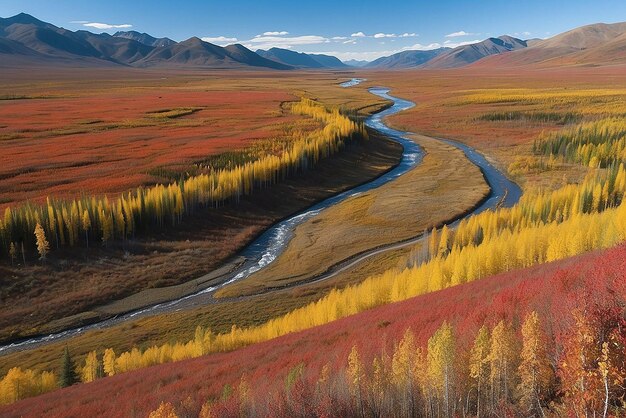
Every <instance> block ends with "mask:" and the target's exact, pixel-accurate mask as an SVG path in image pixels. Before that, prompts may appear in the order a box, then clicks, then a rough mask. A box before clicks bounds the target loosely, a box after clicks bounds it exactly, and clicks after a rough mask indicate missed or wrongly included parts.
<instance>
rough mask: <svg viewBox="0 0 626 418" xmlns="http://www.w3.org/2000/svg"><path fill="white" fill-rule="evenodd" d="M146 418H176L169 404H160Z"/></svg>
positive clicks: (172, 407)
mask: <svg viewBox="0 0 626 418" xmlns="http://www.w3.org/2000/svg"><path fill="white" fill-rule="evenodd" d="M148 418H178V415H176V411H175V410H174V406H172V404H171V403H169V402H161V405H159V407H158V408H157V409H155V410H154V411H152V412H150V415H149V416H148Z"/></svg>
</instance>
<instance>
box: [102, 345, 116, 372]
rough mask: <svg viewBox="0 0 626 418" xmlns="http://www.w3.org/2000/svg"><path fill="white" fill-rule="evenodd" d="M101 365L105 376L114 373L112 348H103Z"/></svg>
mask: <svg viewBox="0 0 626 418" xmlns="http://www.w3.org/2000/svg"><path fill="white" fill-rule="evenodd" d="M102 367H103V369H104V373H105V374H106V375H107V376H113V375H115V371H116V370H115V351H113V349H112V348H107V349H106V350H104V355H103V356H102Z"/></svg>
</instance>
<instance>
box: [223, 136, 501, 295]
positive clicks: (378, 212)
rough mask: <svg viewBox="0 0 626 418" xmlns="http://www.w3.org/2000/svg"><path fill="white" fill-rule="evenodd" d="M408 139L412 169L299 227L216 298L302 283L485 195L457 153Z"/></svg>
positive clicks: (478, 178) (472, 168)
mask: <svg viewBox="0 0 626 418" xmlns="http://www.w3.org/2000/svg"><path fill="white" fill-rule="evenodd" d="M413 138H414V139H415V141H416V142H417V143H418V144H420V145H421V146H422V147H423V149H424V150H425V153H426V155H425V157H424V160H423V162H422V163H421V164H419V165H418V166H417V167H416V168H415V169H413V170H411V171H409V172H408V173H406V174H405V175H403V176H401V177H400V178H398V179H397V180H395V181H393V182H390V183H388V184H385V185H384V186H381V187H379V188H377V189H374V190H371V191H368V192H366V193H363V194H360V195H358V196H355V197H352V198H350V199H348V200H346V201H344V202H342V203H340V204H338V205H335V206H333V207H331V208H329V209H327V210H325V211H323V212H322V213H320V214H319V215H318V216H316V217H315V218H313V219H310V220H308V221H306V222H305V223H303V224H302V225H300V226H298V227H297V228H296V230H295V233H294V237H293V239H292V240H291V241H290V242H289V245H288V246H287V248H286V249H285V251H284V252H283V253H282V254H281V255H280V256H279V257H278V259H277V260H276V261H274V262H273V263H272V264H270V265H269V266H268V267H267V268H265V269H263V270H261V271H260V272H258V273H256V274H254V275H252V276H251V277H249V278H248V279H246V280H243V281H241V282H237V283H235V284H232V285H230V286H227V287H225V288H224V289H222V290H221V291H220V292H218V294H217V296H218V297H234V296H240V295H249V294H254V293H261V292H266V291H270V290H272V289H276V288H281V287H284V286H288V285H290V284H291V283H294V282H306V281H307V280H310V279H311V278H313V277H315V276H316V275H318V274H321V273H323V272H324V271H326V270H327V269H328V268H330V267H331V266H333V265H335V264H337V263H339V262H341V261H343V260H345V259H348V258H349V257H350V256H353V255H355V254H358V253H360V252H363V251H366V250H369V249H372V248H376V247H379V246H382V245H385V244H390V243H394V242H398V241H402V240H404V239H407V238H411V237H414V236H417V235H419V234H421V233H422V232H424V231H425V230H428V229H432V228H433V226H435V225H438V224H440V223H441V222H442V221H444V220H448V219H453V218H454V217H455V216H458V215H459V214H460V213H463V212H465V211H467V210H468V209H470V208H471V207H473V206H474V205H476V204H477V203H478V202H479V201H480V200H481V199H482V198H483V197H484V196H486V195H487V193H488V192H489V187H488V186H487V184H486V183H485V181H484V179H483V177H482V174H481V172H480V170H479V169H478V167H476V166H475V165H473V164H472V163H471V162H470V161H469V160H467V158H466V157H465V155H464V154H463V153H462V151H460V150H458V149H456V148H454V147H452V146H450V145H448V144H445V143H442V142H440V141H438V140H435V139H432V138H428V137H425V136H421V135H416V136H414V137H413Z"/></svg>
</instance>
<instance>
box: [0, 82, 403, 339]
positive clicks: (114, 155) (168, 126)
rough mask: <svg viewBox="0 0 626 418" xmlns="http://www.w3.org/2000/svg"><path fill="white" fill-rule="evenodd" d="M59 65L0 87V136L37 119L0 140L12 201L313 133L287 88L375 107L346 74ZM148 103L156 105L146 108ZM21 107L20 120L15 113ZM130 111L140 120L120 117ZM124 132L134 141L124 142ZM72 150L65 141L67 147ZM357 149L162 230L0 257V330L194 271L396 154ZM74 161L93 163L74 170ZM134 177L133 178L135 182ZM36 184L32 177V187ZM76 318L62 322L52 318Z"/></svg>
mask: <svg viewBox="0 0 626 418" xmlns="http://www.w3.org/2000/svg"><path fill="white" fill-rule="evenodd" d="M68 73H70V74H67V73H58V74H55V73H51V74H47V73H46V74H44V73H35V74H30V75H29V77H28V78H26V77H25V76H24V75H23V74H19V73H15V74H12V73H10V72H9V73H8V74H7V77H6V78H3V80H2V82H1V84H0V91H2V92H6V94H5V95H6V96H7V97H11V98H15V97H19V98H20V99H18V100H5V101H2V102H1V103H0V106H3V107H4V108H5V109H7V112H3V113H2V116H1V117H2V118H4V119H3V122H2V124H0V126H1V127H2V128H1V129H2V130H3V132H5V131H6V132H15V131H16V130H20V129H22V128H23V126H21V125H20V124H24V123H28V122H29V121H30V119H32V121H31V122H32V125H33V126H35V125H37V126H38V128H37V129H34V128H33V129H30V130H28V132H22V133H21V134H20V135H23V136H24V137H23V138H22V137H20V138H16V139H14V140H10V141H3V142H2V143H1V144H0V147H3V148H2V150H3V153H0V155H2V157H0V158H5V159H7V162H6V164H3V167H4V169H6V170H8V171H7V173H9V172H10V171H11V170H14V168H15V167H13V166H16V167H17V169H16V170H17V171H21V172H23V175H19V176H16V177H11V176H10V175H9V174H7V173H5V174H7V176H8V177H7V179H6V181H4V180H3V182H2V186H0V187H6V188H7V190H8V191H12V190H14V189H15V190H20V191H28V196H24V197H19V196H18V193H15V194H13V193H12V192H11V193H9V194H10V195H11V196H12V198H11V199H8V200H10V202H12V203H13V204H15V203H16V202H18V201H21V200H22V199H23V198H28V199H31V198H32V199H33V200H35V201H37V200H41V199H45V195H46V194H48V193H52V194H53V197H62V196H69V195H73V196H76V195H80V194H82V193H95V194H98V193H102V194H107V195H108V196H113V195H115V194H116V193H117V192H119V191H122V190H126V189H127V188H129V187H134V186H137V185H139V184H153V183H156V182H169V181H175V180H177V178H178V176H181V177H184V176H185V175H186V174H187V173H188V172H189V171H191V170H192V169H198V167H203V164H204V165H206V164H207V161H210V162H211V163H212V164H218V165H220V164H226V163H227V162H228V161H232V159H233V158H238V155H239V154H245V153H246V152H248V151H244V150H249V149H254V147H255V146H256V144H263V143H264V141H269V140H271V138H274V135H277V138H278V139H280V140H281V141H288V140H289V134H290V132H291V130H293V129H295V128H297V129H299V130H305V131H306V130H307V129H313V128H315V127H317V124H316V123H315V124H314V123H312V122H311V121H310V120H308V119H302V118H301V117H296V116H294V115H292V114H290V113H288V112H285V109H284V106H283V105H282V103H283V102H284V101H285V100H294V99H295V98H296V97H297V96H298V95H305V96H309V97H314V98H317V99H319V100H320V101H324V100H327V101H328V103H329V104H331V105H337V106H340V105H341V106H343V107H345V109H346V110H351V111H354V112H357V111H362V112H366V113H367V112H369V111H374V110H376V109H378V108H380V107H381V106H383V105H384V102H382V101H380V100H379V99H377V98H376V97H374V96H372V95H370V94H368V93H367V92H363V91H359V90H350V89H343V88H341V87H338V85H337V83H338V82H340V81H343V80H345V79H347V78H349V77H350V75H349V74H346V75H343V74H316V73H306V74H299V73H291V74H289V75H286V76H285V78H284V79H281V80H276V79H275V78H274V77H273V76H272V75H270V74H269V73H266V72H246V71H242V72H235V73H229V74H228V78H227V80H225V78H224V74H221V73H215V72H211V73H208V74H207V73H201V72H189V71H188V72H181V73H176V72H173V73H160V72H151V71H126V70H117V71H106V70H102V71H101V72H100V73H98V74H95V75H94V73H93V70H75V71H69V72H68ZM70 75H72V76H73V77H70ZM94 77H95V78H98V82H94V81H93V80H94ZM25 97H52V98H50V99H48V98H46V99H26V98H25ZM157 97H161V98H162V99H163V101H164V102H165V103H168V105H167V106H166V105H163V104H160V103H161V102H159V101H158V100H157V99H156V98H157ZM55 103H56V104H55ZM96 105H97V106H98V107H97V108H94V106H96ZM29 106H30V107H29ZM29 109H30V110H29ZM24 112H26V114H29V115H31V118H30V119H28V118H18V117H17V115H20V114H24ZM133 112H134V113H133ZM96 115H99V119H98V118H96ZM131 116H132V117H131ZM121 118H130V119H121ZM133 118H134V119H133ZM96 119H97V120H96ZM131 119H133V120H141V123H140V124H139V125H137V126H135V125H136V124H135V122H133V123H131V124H126V121H128V120H131ZM80 121H83V122H84V121H90V123H83V125H84V127H83V128H81V129H82V130H85V132H83V133H79V132H75V131H74V130H73V129H74V128H71V129H69V128H67V127H68V126H74V125H76V124H77V123H79V122H80ZM122 125H124V126H122ZM129 125H132V126H129ZM66 128H67V129H66ZM22 130H23V129H22ZM138 135H139V136H141V138H139V139H137V138H136V137H137V136H138ZM281 136H282V138H281ZM95 138H100V139H97V140H96V139H95ZM74 144H78V145H77V146H76V147H75V148H73V146H74ZM361 145H362V146H355V147H349V149H347V150H346V151H345V152H344V153H342V155H340V156H338V157H336V158H333V159H330V162H329V163H328V164H326V165H324V164H322V165H321V166H320V170H315V171H313V172H310V173H307V176H301V177H299V178H294V179H291V180H290V181H289V182H287V183H286V184H285V185H281V186H278V187H277V188H275V189H272V190H271V191H270V192H268V193H260V194H257V195H255V196H251V197H250V198H245V199H243V200H242V201H241V202H240V204H239V205H237V206H233V205H227V206H225V207H221V208H219V209H216V210H211V213H210V216H206V214H205V213H199V214H196V216H192V217H190V218H187V219H186V221H185V222H184V223H183V225H181V226H179V227H177V228H175V229H174V228H169V229H168V228H166V229H163V230H159V231H157V232H155V233H154V234H151V235H150V236H142V237H136V239H133V240H129V241H124V242H116V243H112V244H109V245H107V247H106V248H105V247H103V246H100V245H92V246H90V248H89V249H88V250H87V249H85V248H71V249H56V248H55V245H54V243H52V244H53V245H52V247H53V249H52V252H51V254H50V256H49V260H48V262H47V263H46V264H45V265H41V263H37V262H36V254H34V253H27V254H26V265H23V264H24V263H22V261H21V258H22V257H21V254H20V260H19V261H16V262H15V265H12V263H11V261H10V259H9V258H8V257H6V255H3V257H1V258H2V261H0V285H1V286H0V289H1V290H0V300H2V303H3V304H5V306H11V307H12V308H11V309H3V310H2V311H1V312H0V335H1V338H2V339H3V340H6V339H7V338H15V337H19V336H23V335H29V334H32V333H37V332H39V331H41V330H42V329H41V328H40V326H41V325H43V324H48V325H49V326H48V328H46V330H51V329H56V328H57V327H60V326H69V325H72V324H76V323H77V322H76V321H77V320H78V321H80V320H82V319H85V318H93V317H94V315H95V316H97V315H100V314H101V313H102V312H98V313H94V312H93V309H95V308H97V307H98V306H104V305H106V304H109V303H110V302H111V301H114V300H118V299H122V298H125V297H127V296H129V295H131V294H133V293H136V292H140V291H142V290H145V289H154V288H161V287H164V286H172V285H178V284H181V283H184V282H186V281H189V280H192V279H195V278H196V277H199V276H202V275H203V274H206V273H207V272H209V271H211V270H212V269H214V268H216V267H218V266H219V265H221V264H222V263H223V262H225V261H226V260H228V259H229V258H230V257H231V256H233V255H234V254H235V253H236V252H237V251H238V250H239V249H240V248H241V247H242V246H243V245H245V243H247V242H249V241H250V240H251V239H252V238H254V237H255V236H256V235H258V234H259V233H260V232H261V231H262V230H263V229H264V228H266V227H267V226H269V225H270V224H272V223H273V222H275V221H276V220H278V219H281V218H283V217H285V216H287V215H289V214H291V213H293V212H296V211H299V210H301V209H303V208H305V207H307V206H309V205H310V204H312V203H313V202H315V201H316V200H319V199H322V198H324V197H327V196H329V195H331V194H334V193H337V192H338V191H340V190H343V189H345V188H347V187H349V186H351V185H353V184H358V183H362V182H363V181H366V180H367V179H370V178H373V177H375V176H377V175H379V174H380V173H382V172H384V171H386V170H387V169H388V168H390V167H391V166H393V165H394V164H395V163H396V161H397V160H398V157H399V153H400V149H399V147H398V146H397V145H394V144H391V143H390V142H388V141H369V142H366V143H363V144H361ZM41 147H48V148H49V149H48V148H46V151H45V152H46V155H47V157H46V159H41V158H39V157H38V156H39V155H40V154H38V152H41ZM25 150H28V151H27V152H26V151H25ZM36 150H39V151H38V152H36ZM225 151H227V152H226V153H224V152H225ZM22 153H24V155H23V156H22ZM212 155H213V157H211V156H212ZM220 155H221V156H220ZM48 156H49V158H48ZM57 156H59V160H58V161H57ZM135 156H136V158H135ZM207 157H209V158H212V159H210V160H207ZM9 160H10V161H9ZM61 160H63V161H64V162H60V161H61ZM87 160H93V161H94V162H95V163H94V164H88V163H87ZM113 160H115V161H113ZM109 163H111V164H109ZM37 164H40V165H41V164H43V165H45V168H44V169H43V170H44V171H41V170H39V169H38V168H36V167H35V166H36V165H37ZM68 166H72V168H71V169H68ZM11 167H13V168H11ZM106 167H108V168H106ZM109 169H110V170H109ZM76 170H78V171H76ZM330 173H332V174H333V175H330ZM137 175H140V176H142V180H141V181H139V182H137V181H136V176H137ZM29 176H32V177H29ZM64 176H67V179H64ZM5 177H6V176H5ZM9 177H10V178H13V179H15V178H18V177H19V178H22V179H23V180H24V182H26V183H28V184H29V185H30V187H25V186H24V185H23V184H13V185H11V184H10V183H11V181H12V180H10V178H9ZM81 178H82V179H83V180H80V179H81ZM37 179H42V180H44V181H42V182H41V183H38V180H37ZM20 181H21V180H20ZM48 181H54V182H60V183H63V185H64V186H63V187H64V188H65V189H63V190H60V189H59V190H57V189H55V188H54V187H51V185H50V184H49V183H48ZM73 181H79V183H75V184H74V183H72V182H73ZM80 182H84V184H85V185H87V186H89V187H86V186H85V187H86V188H84V187H83V185H82V183H80ZM57 192H58V193H59V195H57V194H56V193H57ZM277 196H281V199H278V198H277ZM285 196H288V198H287V199H285V198H284V197H285ZM276 202H280V203H279V204H276ZM6 204H8V202H5V205H6ZM140 302H141V301H140ZM144 302H145V303H148V302H149V301H144ZM77 314H80V315H79V316H78V317H76V318H73V321H74V322H72V321H61V320H62V319H63V318H65V317H67V316H72V315H77ZM107 314H111V312H110V310H109V311H108V312H107ZM51 321H52V322H51Z"/></svg>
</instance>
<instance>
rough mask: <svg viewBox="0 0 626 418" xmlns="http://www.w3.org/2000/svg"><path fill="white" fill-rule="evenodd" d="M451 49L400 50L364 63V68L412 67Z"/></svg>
mask: <svg viewBox="0 0 626 418" xmlns="http://www.w3.org/2000/svg"><path fill="white" fill-rule="evenodd" d="M448 51H451V49H450V48H438V49H432V50H429V51H419V50H418V51H402V52H398V53H397V54H393V55H390V56H388V57H381V58H378V59H377V60H374V61H372V62H370V63H368V64H366V65H365V68H412V67H418V66H420V65H423V64H426V63H428V62H430V61H431V60H433V59H434V58H436V57H437V56H439V55H442V54H445V53H447V52H448Z"/></svg>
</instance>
